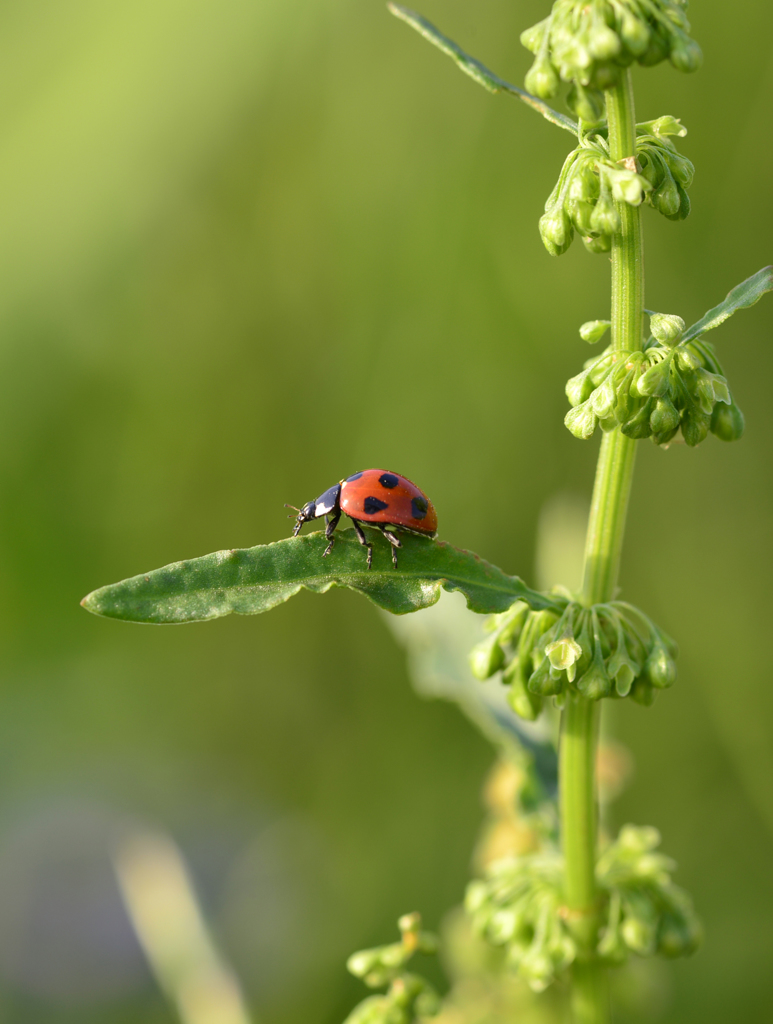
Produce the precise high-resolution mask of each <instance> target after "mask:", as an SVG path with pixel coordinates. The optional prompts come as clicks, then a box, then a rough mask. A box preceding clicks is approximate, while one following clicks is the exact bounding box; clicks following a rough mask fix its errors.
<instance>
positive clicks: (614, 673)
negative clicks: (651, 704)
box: [607, 619, 641, 697]
mask: <svg viewBox="0 0 773 1024" xmlns="http://www.w3.org/2000/svg"><path fill="white" fill-rule="evenodd" d="M640 672H641V665H639V664H638V663H637V662H635V661H634V660H633V659H632V658H631V656H630V655H629V653H628V647H627V645H626V642H625V635H624V633H623V629H622V626H621V624H620V621H619V619H618V621H617V647H616V650H615V653H614V654H613V655H612V657H611V658H610V659H609V661H608V662H607V674H608V675H609V677H610V679H613V680H614V683H615V690H616V691H617V694H618V696H619V697H627V696H628V694H629V693H630V692H631V687H632V686H633V681H634V679H636V677H637V676H638V675H639V673H640Z"/></svg>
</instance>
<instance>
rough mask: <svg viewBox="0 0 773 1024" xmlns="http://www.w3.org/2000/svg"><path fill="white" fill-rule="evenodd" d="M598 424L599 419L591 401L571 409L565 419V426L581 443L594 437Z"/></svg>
mask: <svg viewBox="0 0 773 1024" xmlns="http://www.w3.org/2000/svg"><path fill="white" fill-rule="evenodd" d="M596 423H597V417H596V414H595V412H594V411H593V407H592V406H591V404H590V402H589V401H588V402H583V403H582V405H578V406H576V407H575V408H574V409H570V410H569V412H568V413H567V414H566V416H565V417H564V426H565V427H566V428H567V430H568V431H569V432H570V433H571V434H574V436H575V437H577V438H579V439H580V440H581V441H587V440H588V438H589V437H592V436H593V431H594V430H595V429H596Z"/></svg>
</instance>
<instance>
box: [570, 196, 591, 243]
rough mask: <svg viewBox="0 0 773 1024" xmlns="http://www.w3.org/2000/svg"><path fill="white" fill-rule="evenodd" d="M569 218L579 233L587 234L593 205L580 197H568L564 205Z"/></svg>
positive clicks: (589, 228)
mask: <svg viewBox="0 0 773 1024" xmlns="http://www.w3.org/2000/svg"><path fill="white" fill-rule="evenodd" d="M564 209H565V210H566V212H567V214H568V216H569V218H570V220H571V221H572V223H573V224H574V226H575V227H576V228H577V230H578V231H579V233H580V234H581V235H588V234H589V233H590V232H591V231H592V230H593V229H592V228H591V223H590V222H591V217H592V215H593V205H592V204H591V203H589V202H586V201H585V200H582V199H569V200H568V201H567V204H566V206H565V207H564Z"/></svg>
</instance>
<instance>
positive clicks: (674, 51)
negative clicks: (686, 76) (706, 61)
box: [669, 32, 703, 71]
mask: <svg viewBox="0 0 773 1024" xmlns="http://www.w3.org/2000/svg"><path fill="white" fill-rule="evenodd" d="M669 57H670V60H671V63H672V64H673V65H674V67H675V68H676V70H677V71H697V70H698V68H699V67H700V66H701V64H702V63H703V53H702V51H701V48H700V46H698V44H697V43H696V42H695V40H694V39H690V37H689V36H688V35H685V34H684V33H681V32H680V33H679V34H678V35H677V36H675V37H674V41H673V43H672V46H671V52H670V54H669Z"/></svg>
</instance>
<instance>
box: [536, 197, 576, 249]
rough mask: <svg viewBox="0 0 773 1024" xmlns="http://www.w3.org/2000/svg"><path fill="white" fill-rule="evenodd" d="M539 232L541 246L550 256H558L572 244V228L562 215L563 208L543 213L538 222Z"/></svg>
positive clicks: (554, 208) (570, 223) (565, 216)
mask: <svg viewBox="0 0 773 1024" xmlns="http://www.w3.org/2000/svg"><path fill="white" fill-rule="evenodd" d="M539 231H540V235H541V236H542V244H543V245H544V246H545V248H546V249H547V251H548V252H549V253H550V255H551V256H560V255H561V254H562V253H565V252H566V250H567V249H568V248H569V246H570V245H571V244H572V239H573V238H574V228H573V227H572V222H571V221H570V220H569V218H568V217H567V215H566V214H565V213H564V210H563V207H559V206H556V207H553V209H551V210H549V211H547V212H545V213H544V214H543V215H542V216H541V217H540V220H539Z"/></svg>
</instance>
